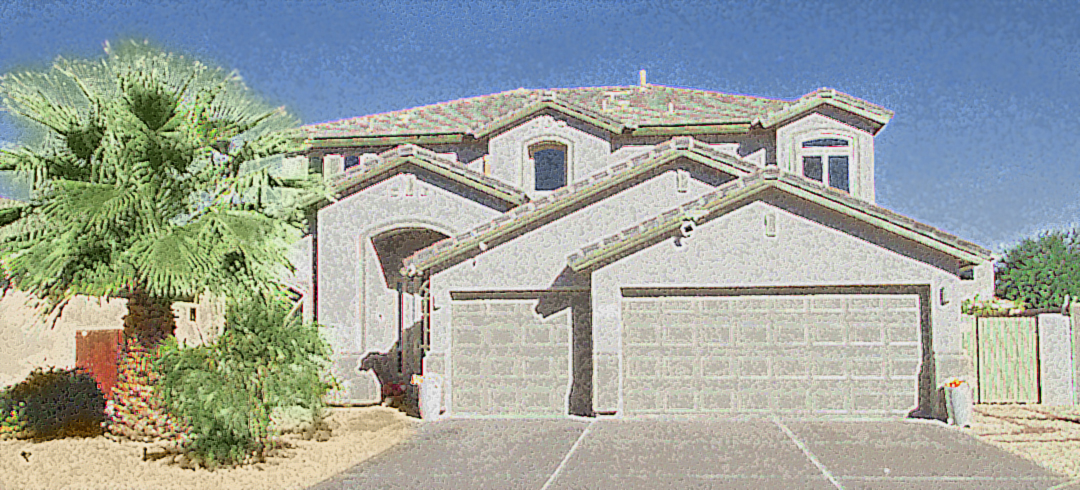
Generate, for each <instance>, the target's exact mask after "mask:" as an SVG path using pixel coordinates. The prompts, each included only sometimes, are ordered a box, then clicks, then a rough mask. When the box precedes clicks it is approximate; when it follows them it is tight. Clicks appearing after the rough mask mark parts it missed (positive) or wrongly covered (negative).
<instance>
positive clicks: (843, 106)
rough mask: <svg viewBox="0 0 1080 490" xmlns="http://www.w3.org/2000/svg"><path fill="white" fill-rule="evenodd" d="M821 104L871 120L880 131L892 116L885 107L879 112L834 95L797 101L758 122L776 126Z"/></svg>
mask: <svg viewBox="0 0 1080 490" xmlns="http://www.w3.org/2000/svg"><path fill="white" fill-rule="evenodd" d="M822 105H830V106H833V107H836V108H837V109H840V110H843V111H847V112H850V113H852V114H855V115H857V116H859V117H861V118H863V119H866V120H868V121H871V122H873V123H875V124H878V125H879V127H878V128H877V130H876V131H875V132H877V131H881V128H882V127H885V125H886V124H888V123H889V121H890V120H892V117H893V113H892V111H888V110H885V109H881V111H880V112H879V111H875V110H869V109H866V108H862V107H859V106H857V105H855V104H852V103H850V102H847V101H844V100H843V99H837V98H834V97H830V98H820V97H818V98H813V99H808V100H806V101H800V102H797V103H795V104H794V105H792V106H789V107H788V108H786V109H784V110H781V111H779V112H776V113H773V114H770V115H769V116H767V117H766V118H764V119H762V120H760V123H761V126H762V127H765V128H770V127H773V126H776V125H778V124H780V123H782V122H785V121H787V120H790V119H792V118H794V117H797V116H799V115H801V114H804V113H807V112H810V111H812V110H814V109H816V108H818V107H820V106H822Z"/></svg>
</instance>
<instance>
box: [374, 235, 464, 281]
mask: <svg viewBox="0 0 1080 490" xmlns="http://www.w3.org/2000/svg"><path fill="white" fill-rule="evenodd" d="M444 238H448V237H447V235H445V234H443V233H440V232H438V231H435V230H432V229H428V228H421V227H415V226H409V227H400V228H393V229H390V230H386V231H383V232H381V233H379V234H377V235H374V236H372V237H371V244H372V245H373V246H374V247H375V253H376V254H377V255H378V257H379V265H380V266H381V268H382V272H383V280H384V284H385V285H386V287H387V288H388V289H395V288H397V285H398V284H406V286H405V291H404V292H406V293H415V292H416V291H414V290H412V289H410V288H411V286H408V284H409V283H410V281H409V280H408V279H407V278H405V277H403V276H402V275H401V261H402V260H404V259H405V258H406V257H408V256H410V255H412V254H414V253H416V251H418V250H421V249H424V248H427V247H428V246H430V245H431V244H433V243H435V242H437V241H439V240H442V239H444Z"/></svg>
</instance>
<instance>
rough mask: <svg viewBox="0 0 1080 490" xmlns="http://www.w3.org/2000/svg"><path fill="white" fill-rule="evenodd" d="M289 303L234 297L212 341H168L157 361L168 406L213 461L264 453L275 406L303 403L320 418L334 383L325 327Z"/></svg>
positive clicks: (202, 455)
mask: <svg viewBox="0 0 1080 490" xmlns="http://www.w3.org/2000/svg"><path fill="white" fill-rule="evenodd" d="M290 306H291V305H289V304H288V303H286V302H272V303H269V304H268V303H265V302H262V301H259V300H250V301H245V302H242V303H239V304H233V305H231V307H230V308H229V313H228V315H227V316H226V323H225V330H224V332H223V333H222V335H221V336H220V337H218V339H217V340H216V341H215V342H214V343H212V344H209V345H202V346H197V347H184V348H181V347H180V346H179V344H178V343H177V341H176V339H175V338H170V339H168V340H166V342H165V344H164V345H163V346H162V347H161V350H160V353H161V356H160V358H159V359H158V360H157V361H155V364H156V365H157V366H158V368H159V370H160V372H161V374H162V376H163V377H162V378H161V380H160V385H159V389H160V394H161V396H162V398H163V400H164V401H165V404H166V406H167V407H168V410H169V411H170V412H172V413H173V414H175V415H177V416H179V417H181V418H182V419H183V420H184V422H185V423H186V424H187V425H188V426H189V427H190V439H189V443H188V449H189V452H190V454H191V456H193V459H195V460H197V461H201V462H202V463H203V464H205V465H206V466H208V467H210V468H214V467H216V466H218V465H220V464H237V463H242V462H244V461H245V460H247V459H248V458H252V457H254V458H259V459H261V458H262V457H263V456H264V455H265V451H266V450H267V449H269V437H270V435H271V434H270V431H269V428H270V422H271V419H270V415H271V413H272V412H273V410H274V408H275V407H286V406H301V407H304V408H305V409H307V410H310V411H311V413H312V414H313V416H314V418H315V419H316V420H317V419H319V418H321V417H323V416H324V413H323V412H324V410H325V403H324V401H323V396H324V395H325V394H326V393H327V391H329V390H330V389H331V388H332V387H333V384H334V381H333V379H332V377H330V376H329V375H328V374H327V373H328V369H329V363H330V353H331V350H330V347H329V345H328V344H327V343H326V342H325V340H323V338H322V337H321V336H320V333H319V326H318V325H315V324H312V323H307V324H303V323H301V322H300V320H299V319H298V318H296V317H295V316H290V315H289V310H290Z"/></svg>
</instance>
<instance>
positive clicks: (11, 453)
mask: <svg viewBox="0 0 1080 490" xmlns="http://www.w3.org/2000/svg"><path fill="white" fill-rule="evenodd" d="M328 423H329V424H330V427H331V428H332V429H333V431H332V435H331V437H330V439H329V440H328V441H325V442H319V441H317V440H316V439H311V440H304V439H303V438H302V437H301V436H300V435H298V434H297V435H293V434H289V435H286V436H284V437H283V440H285V441H286V442H288V443H290V444H291V445H292V446H293V447H292V448H289V449H281V450H278V451H279V454H277V455H276V456H271V457H268V458H267V461H266V462H265V463H258V464H253V465H249V466H244V467H239V468H227V469H219V470H216V471H212V472H211V471H208V470H205V469H201V468H200V469H184V468H181V467H180V465H179V464H178V463H177V462H175V461H174V458H173V457H166V458H162V459H158V460H151V461H143V448H144V447H151V448H152V447H153V446H151V445H149V444H142V443H133V442H127V443H118V442H114V441H112V440H109V439H106V438H105V437H94V438H71V439H62V440H55V441H47V442H42V443H32V442H29V441H17V440H7V441H0V490H16V489H18V490H34V489H49V490H53V489H57V490H60V489H64V490H67V489H70V490H76V489H78V490H82V489H87V490H90V489H93V490H97V489H101V490H106V489H108V490H113V489H116V490H142V489H146V490H150V489H162V490H166V489H192V490H195V489H207V488H212V489H214V490H228V489H245V490H261V489H302V488H307V487H310V486H312V485H314V484H316V483H318V482H320V481H322V480H325V479H327V478H329V477H331V476H333V475H335V474H337V473H339V472H341V471H344V470H345V469H347V468H349V467H351V466H353V465H355V464H357V463H359V462H361V461H364V460H366V459H368V458H370V457H372V456H374V455H376V454H378V453H381V452H382V451H384V450H386V449H388V448H390V447H392V446H394V445H395V444H397V443H398V442H400V441H402V440H404V439H405V438H407V437H410V436H411V435H412V434H413V433H414V431H415V429H416V427H417V424H418V423H419V422H418V421H417V420H415V419H410V418H408V417H407V416H405V415H404V414H402V413H401V412H399V411H397V410H394V409H391V408H385V407H365V408H333V409H331V415H330V417H329V419H328ZM24 452H25V453H28V456H27V457H25V458H24V457H23V455H22V454H23V453H24ZM152 454H154V453H153V450H152V449H151V455H152ZM162 454H163V453H162ZM27 459H28V460H29V461H27Z"/></svg>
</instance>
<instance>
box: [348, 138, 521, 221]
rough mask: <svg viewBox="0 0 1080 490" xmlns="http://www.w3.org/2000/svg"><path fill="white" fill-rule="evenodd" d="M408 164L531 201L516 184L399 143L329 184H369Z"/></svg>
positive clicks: (503, 196)
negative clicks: (513, 184) (507, 182)
mask: <svg viewBox="0 0 1080 490" xmlns="http://www.w3.org/2000/svg"><path fill="white" fill-rule="evenodd" d="M409 163H411V164H414V165H417V166H420V167H422V168H426V169H427V170H429V171H432V172H434V173H436V174H441V175H442V176H444V177H447V178H450V179H452V180H455V181H457V182H459V183H461V184H463V185H466V186H468V187H471V188H473V189H476V190H478V191H480V192H482V193H484V194H487V195H490V196H493V197H496V198H499V199H501V200H504V201H507V202H510V203H512V204H514V205H515V206H516V205H520V204H522V203H524V202H526V201H527V200H528V198H527V197H526V196H525V193H524V192H522V191H521V189H518V188H517V187H514V186H512V185H509V184H506V183H504V182H502V181H501V180H498V179H494V178H492V177H489V176H486V175H484V174H482V173H480V172H477V171H475V170H472V169H470V168H468V167H466V166H464V165H461V164H459V163H457V162H454V161H452V160H448V159H446V158H443V157H440V156H439V155H438V154H437V153H435V152H434V151H431V150H428V149H426V148H423V147H419V146H416V145H400V146H398V147H396V148H392V149H390V150H387V151H385V152H382V153H380V154H378V155H365V157H364V158H362V159H361V160H360V163H359V164H358V165H355V166H353V167H350V168H348V169H346V170H345V172H344V173H342V174H339V175H336V176H333V177H330V178H329V181H330V187H331V189H333V190H334V191H335V192H338V193H341V192H343V191H346V190H348V189H354V188H356V187H357V186H360V187H366V186H367V185H371V184H373V183H375V182H378V181H381V180H383V179H385V178H386V177H390V176H393V175H394V174H395V173H396V172H395V170H396V169H398V168H400V167H401V166H403V165H405V164H409Z"/></svg>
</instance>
